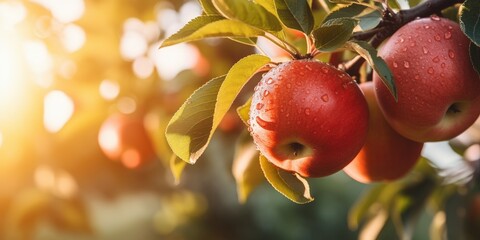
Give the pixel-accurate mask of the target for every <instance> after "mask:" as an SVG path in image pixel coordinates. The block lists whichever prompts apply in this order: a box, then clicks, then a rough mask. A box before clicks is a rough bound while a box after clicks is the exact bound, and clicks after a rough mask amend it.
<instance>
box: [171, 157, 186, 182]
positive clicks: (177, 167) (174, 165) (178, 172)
mask: <svg viewBox="0 0 480 240" xmlns="http://www.w3.org/2000/svg"><path fill="white" fill-rule="evenodd" d="M186 165H187V162H185V161H183V160H182V159H180V158H179V157H177V155H175V154H172V157H171V158H170V171H172V175H173V180H174V183H175V184H179V183H180V178H181V177H182V173H183V170H184V169H185V166H186Z"/></svg>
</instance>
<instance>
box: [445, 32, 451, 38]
mask: <svg viewBox="0 0 480 240" xmlns="http://www.w3.org/2000/svg"><path fill="white" fill-rule="evenodd" d="M443 36H444V37H445V39H450V38H452V32H450V31H448V32H446V33H445V34H444V35H443Z"/></svg>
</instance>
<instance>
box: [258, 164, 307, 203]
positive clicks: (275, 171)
mask: <svg viewBox="0 0 480 240" xmlns="http://www.w3.org/2000/svg"><path fill="white" fill-rule="evenodd" d="M260 166H261V168H262V171H263V173H264V174H265V177H266V178H267V180H268V182H269V183H270V184H271V185H272V186H273V188H275V190H277V191H278V192H279V193H281V194H283V195H284V196H285V197H286V198H288V199H290V200H291V201H293V202H295V203H299V204H304V203H309V202H311V201H313V198H312V196H311V195H310V186H309V185H308V182H307V181H306V180H305V179H304V178H302V177H301V176H299V175H298V174H296V173H291V172H286V171H284V170H282V169H280V168H278V167H276V166H275V165H273V164H272V163H270V162H269V161H268V160H267V158H266V157H264V156H263V155H260Z"/></svg>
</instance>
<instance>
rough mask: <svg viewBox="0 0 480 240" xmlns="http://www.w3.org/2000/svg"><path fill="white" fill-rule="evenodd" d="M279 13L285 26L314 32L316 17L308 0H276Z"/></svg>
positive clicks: (307, 32)
mask: <svg viewBox="0 0 480 240" xmlns="http://www.w3.org/2000/svg"><path fill="white" fill-rule="evenodd" d="M275 7H276V9H277V15H278V17H279V18H280V20H281V21H282V23H283V24H285V26H287V27H289V28H293V29H297V30H300V31H302V32H304V33H306V34H310V33H311V32H312V29H313V26H314V19H313V14H312V10H311V9H310V6H309V5H308V2H307V1H306V0H275Z"/></svg>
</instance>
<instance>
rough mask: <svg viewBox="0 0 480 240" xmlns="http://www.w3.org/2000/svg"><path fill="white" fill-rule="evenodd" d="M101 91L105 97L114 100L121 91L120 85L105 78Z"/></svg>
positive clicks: (101, 84)
mask: <svg viewBox="0 0 480 240" xmlns="http://www.w3.org/2000/svg"><path fill="white" fill-rule="evenodd" d="M99 91H100V95H101V96H102V97H103V98H104V99H106V100H113V99H115V98H116V97H117V96H118V94H119V93H120V86H119V85H118V83H117V82H115V81H112V80H109V79H105V80H103V81H102V82H101V83H100V87H99Z"/></svg>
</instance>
